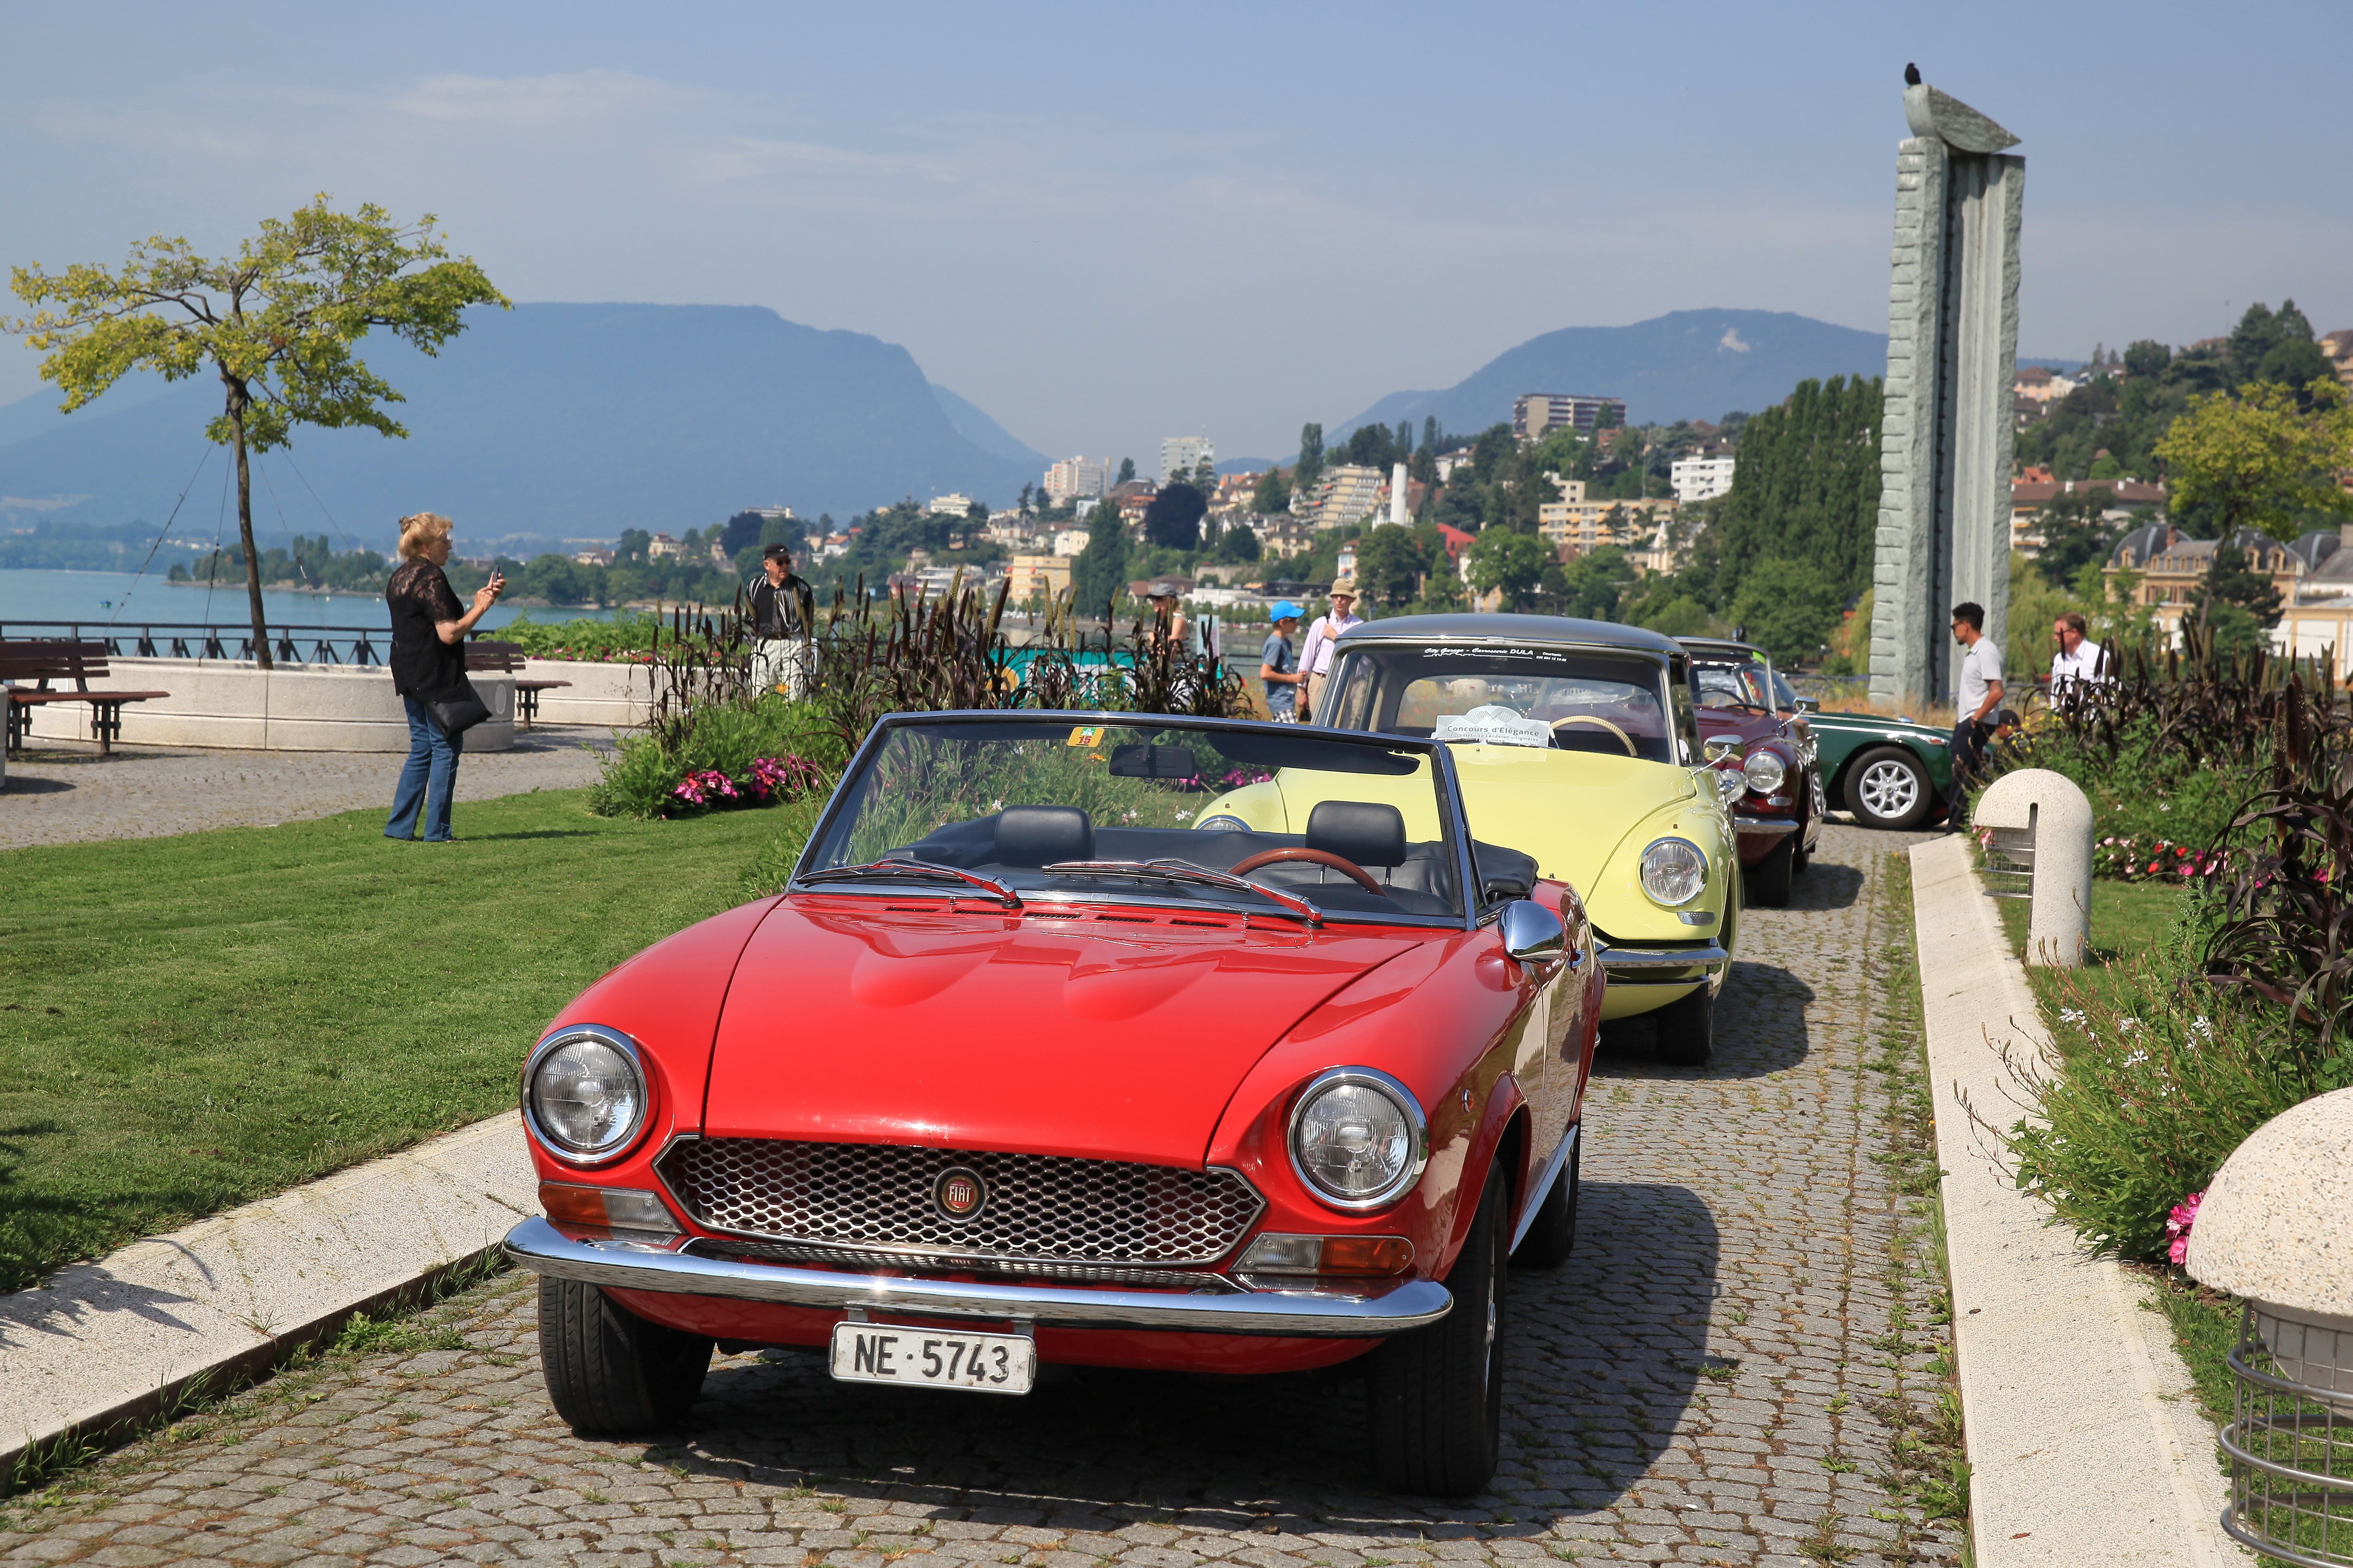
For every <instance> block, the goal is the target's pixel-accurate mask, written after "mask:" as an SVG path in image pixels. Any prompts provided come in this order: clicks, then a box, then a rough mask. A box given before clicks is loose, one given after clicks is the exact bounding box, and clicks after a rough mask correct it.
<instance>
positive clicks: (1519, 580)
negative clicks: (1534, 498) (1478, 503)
mask: <svg viewBox="0 0 2353 1568" xmlns="http://www.w3.org/2000/svg"><path fill="white" fill-rule="evenodd" d="M1469 554H1470V558H1471V586H1472V587H1473V588H1475V589H1477V590H1478V591H1479V592H1480V593H1482V594H1492V593H1493V592H1495V591H1496V590H1497V589H1501V590H1503V595H1504V606H1505V607H1506V608H1510V609H1517V608H1519V607H1521V606H1522V605H1525V604H1526V603H1527V602H1528V600H1529V599H1530V598H1531V597H1532V596H1533V595H1535V591H1536V585H1537V584H1539V583H1541V582H1542V581H1543V580H1544V570H1545V568H1546V566H1548V565H1550V564H1552V552H1551V551H1549V550H1546V548H1545V545H1544V541H1543V540H1541V539H1537V538H1535V537H1534V536H1533V535H1531V534H1525V533H1517V532H1514V531H1512V530H1511V529H1508V528H1491V529H1487V530H1485V531H1482V532H1481V533H1480V535H1479V536H1478V537H1477V538H1476V539H1473V540H1472V542H1471V549H1470V552H1469Z"/></svg>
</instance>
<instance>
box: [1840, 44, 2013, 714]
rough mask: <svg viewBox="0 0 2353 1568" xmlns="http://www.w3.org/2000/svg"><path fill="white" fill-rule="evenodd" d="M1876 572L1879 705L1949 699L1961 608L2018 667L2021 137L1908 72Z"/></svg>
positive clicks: (1874, 642)
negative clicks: (1974, 614)
mask: <svg viewBox="0 0 2353 1568" xmlns="http://www.w3.org/2000/svg"><path fill="white" fill-rule="evenodd" d="M1905 80H1906V82H1907V83H1908V84H1909V85H1907V86H1906V87H1905V89H1904V117H1905V120H1906V121H1909V123H1910V125H1911V128H1912V132H1913V133H1912V135H1911V136H1910V137H1909V138H1907V139H1906V140H1905V141H1904V142H1901V143H1899V144H1898V146H1897V149H1896V158H1895V249H1894V282H1893V284H1892V286H1891V287H1890V289H1889V290H1888V311H1887V316H1888V321H1887V389H1886V412H1885V417H1884V421H1883V425H1882V428H1881V436H1880V499H1879V526H1878V532H1877V541H1876V542H1877V552H1876V559H1875V562H1874V563H1873V572H1872V584H1873V607H1872V617H1871V694H1872V696H1873V697H1874V698H1878V699H1882V700H1886V701H1889V702H1895V703H1911V702H1918V701H1923V700H1932V701H1933V700H1950V699H1951V698H1952V696H1953V695H1954V693H1955V689H1956V684H1957V679H1958V661H1957V659H1955V658H1954V657H1953V640H1952V637H1951V634H1950V628H1949V618H1950V615H1951V611H1952V606H1953V605H1956V604H1959V603H1962V602H1964V601H1970V600H1973V601H1975V602H1976V603H1978V604H1980V605H1984V606H1985V611H1986V624H1985V632H1986V635H1987V636H1988V637H1991V638H1993V639H1994V642H1995V643H1996V645H1997V646H1999V647H2001V648H2002V649H2003V650H2004V652H2005V653H2010V651H2011V650H2010V642H2009V636H2008V633H2009V621H2010V451H2011V444H2012V439H2013V437H2014V434H2015V428H2014V426H2013V425H2012V423H2011V417H2010V383H2011V381H2012V379H2013V378H2014V375H2015V372H2016V368H2017V362H2018V235H2019V220H2020V215H2021V203H2022V198H2023V195H2024V191H2025V184H2026V160H2025V159H2023V158H2021V157H2018V156H2016V155H2014V154H2005V153H2003V152H2002V149H2004V148H2006V147H2010V146H2014V145H2016V144H2017V142H2018V138H2017V137H2015V136H2013V135H2011V134H2010V132H2007V131H2005V130H2003V129H2002V128H2001V127H2000V126H1999V125H1997V124H1995V123H1994V122H1993V121H1990V120H1989V119H1987V118H1986V117H1985V116H1984V115H1982V114H1980V113H1978V111H1977V110H1974V109H1971V108H1970V107H1969V106H1968V104H1966V103H1963V102H1961V101H1960V100H1958V99H1956V98H1952V97H1950V96H1948V95H1947V94H1945V93H1942V92H1939V91H1937V90H1936V89H1935V88H1933V87H1930V86H1928V85H1927V84H1926V83H1925V82H1923V81H1921V80H1920V79H1919V71H1918V70H1917V69H1916V68H1906V70H1905Z"/></svg>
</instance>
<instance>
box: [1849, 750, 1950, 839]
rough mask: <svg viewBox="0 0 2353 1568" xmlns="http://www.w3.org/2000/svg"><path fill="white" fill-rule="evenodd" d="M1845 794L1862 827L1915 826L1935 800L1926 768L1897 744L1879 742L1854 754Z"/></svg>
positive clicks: (1924, 816)
mask: <svg viewBox="0 0 2353 1568" xmlns="http://www.w3.org/2000/svg"><path fill="white" fill-rule="evenodd" d="M1846 798H1847V805H1848V807H1849V809H1851V810H1852V811H1853V813H1854V816H1855V820H1856V821H1858V822H1860V823H1862V825H1863V826H1865V827H1885V828H1905V827H1915V826H1919V824H1920V823H1921V822H1922V821H1923V820H1924V819H1925V818H1926V816H1927V815H1928V813H1929V811H1930V810H1931V809H1932V808H1933V807H1934V806H1935V805H1936V791H1935V790H1934V789H1932V788H1931V787H1929V784H1928V770H1927V769H1926V768H1924V767H1922V766H1921V765H1920V760H1919V759H1918V758H1917V757H1915V756H1914V755H1913V754H1912V753H1911V752H1907V751H1905V750H1904V749H1903V748H1902V747H1900V746H1882V747H1880V748H1879V749H1878V750H1876V751H1871V752H1864V753H1863V754H1862V756H1861V757H1859V758H1857V759H1856V761H1855V764H1854V772H1853V773H1852V774H1851V775H1850V776H1849V778H1848V781H1847V786H1846Z"/></svg>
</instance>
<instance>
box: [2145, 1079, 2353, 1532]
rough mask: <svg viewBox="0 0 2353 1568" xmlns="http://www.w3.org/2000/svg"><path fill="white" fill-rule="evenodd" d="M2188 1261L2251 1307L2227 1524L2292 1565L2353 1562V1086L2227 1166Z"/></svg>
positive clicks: (2317, 1103) (2229, 1445)
mask: <svg viewBox="0 0 2353 1568" xmlns="http://www.w3.org/2000/svg"><path fill="white" fill-rule="evenodd" d="M2183 1261H2184V1266H2185V1267H2186V1268H2188V1269H2189V1273H2190V1275H2191V1277H2192V1278H2194V1279H2197V1280H2198V1281H2199V1282H2200V1284H2203V1285H2208V1286H2211V1287H2212V1288H2213V1289H2217V1290H2227V1291H2229V1292H2231V1294H2232V1295H2234V1296H2237V1297H2240V1298H2242V1300H2244V1301H2245V1302H2246V1310H2244V1312H2242V1314H2241V1317H2240V1328H2239V1343H2238V1348H2237V1349H2235V1350H2233V1351H2232V1352H2231V1358H2230V1359H2231V1372H2232V1383H2233V1384H2235V1385H2236V1387H2235V1398H2234V1400H2233V1408H2232V1421H2231V1424H2230V1425H2229V1426H2225V1427H2223V1428H2222V1432H2221V1444H2222V1449H2223V1451H2224V1452H2225V1453H2227V1454H2229V1455H2230V1457H2231V1506H2230V1508H2229V1509H2228V1510H2225V1511H2224V1513H2223V1515H2222V1528H2223V1529H2224V1530H2226V1531H2230V1532H2231V1534H2232V1535H2233V1536H2235V1537H2236V1538H2237V1539H2239V1540H2240V1541H2242V1542H2246V1544H2248V1545H2249V1546H2252V1547H2254V1548H2256V1549H2257V1550H2259V1551H2262V1552H2269V1553H2271V1554H2273V1555H2274V1556H2277V1557H2281V1558H2284V1559H2286V1560H2287V1561H2289V1562H2292V1563H2312V1564H2321V1565H2327V1564H2339V1563H2342V1564H2353V1089H2338V1090H2337V1091H2336V1092H2335V1093H2333V1094H2324V1095H2320V1096H2318V1097H2317V1098H2316V1099H2312V1100H2306V1101H2305V1102H2304V1103H2303V1104H2302V1105H2299V1106H2296V1107H2295V1109H2293V1110H2286V1111H2283V1112H2281V1113H2280V1114H2279V1115H2277V1116H2275V1117H2274V1118H2272V1119H2271V1120H2270V1121H2266V1122H2265V1123H2263V1126H2261V1127H2259V1128H2257V1129H2256V1130H2255V1132H2254V1135H2253V1137H2251V1138H2249V1139H2248V1140H2247V1141H2246V1142H2244V1143H2242V1144H2240V1145H2239V1147H2238V1150H2237V1152H2234V1153H2232V1156H2231V1157H2230V1158H2229V1159H2228V1160H2225V1161H2223V1162H2222V1168H2221V1170H2220V1171H2217V1172H2216V1173H2214V1180H2213V1181H2212V1183H2211V1184H2209V1185H2208V1186H2207V1189H2206V1195H2205V1196H2204V1198H2202V1199H2201V1200H2200V1203H2199V1205H2198V1215H2197V1220H2196V1223H2195V1224H2194V1225H2192V1226H2191V1227H2190V1232H2189V1256H2188V1257H2187V1258H2185V1259H2184V1260H2183Z"/></svg>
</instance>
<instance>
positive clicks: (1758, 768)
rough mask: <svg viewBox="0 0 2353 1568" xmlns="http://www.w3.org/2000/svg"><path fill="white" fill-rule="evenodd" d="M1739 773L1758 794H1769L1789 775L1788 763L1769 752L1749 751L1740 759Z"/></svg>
mask: <svg viewBox="0 0 2353 1568" xmlns="http://www.w3.org/2000/svg"><path fill="white" fill-rule="evenodd" d="M1740 775H1741V777H1743V778H1745V779H1746V780H1747V781H1748V787H1749V788H1750V789H1753V790H1755V791H1756V792H1757V794H1758V795H1771V794H1772V793H1773V792H1774V791H1775V790H1777V789H1779V788H1780V787H1781V781H1782V780H1783V779H1785V778H1787V777H1788V775H1789V769H1788V764H1787V763H1784V762H1782V761H1781V759H1780V758H1779V757H1778V755H1776V754H1775V753H1773V752H1749V753H1748V755H1747V756H1746V757H1744V758H1742V759H1741V763H1740Z"/></svg>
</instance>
